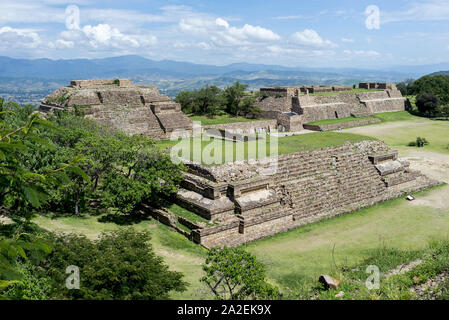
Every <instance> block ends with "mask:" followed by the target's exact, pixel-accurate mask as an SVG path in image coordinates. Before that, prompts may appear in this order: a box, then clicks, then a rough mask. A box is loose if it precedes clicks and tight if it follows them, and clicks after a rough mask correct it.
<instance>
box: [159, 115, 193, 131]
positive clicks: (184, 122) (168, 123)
mask: <svg viewBox="0 0 449 320" xmlns="http://www.w3.org/2000/svg"><path fill="white" fill-rule="evenodd" d="M156 117H157V119H158V120H159V122H160V124H161V126H162V129H163V130H164V131H165V133H166V134H168V133H170V132H173V131H175V130H176V129H181V130H190V131H191V130H192V126H193V123H192V120H190V119H189V117H187V116H186V115H185V114H184V113H183V112H171V113H160V114H156Z"/></svg>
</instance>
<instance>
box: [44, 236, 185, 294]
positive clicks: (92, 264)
mask: <svg viewBox="0 0 449 320" xmlns="http://www.w3.org/2000/svg"><path fill="white" fill-rule="evenodd" d="M47 239H48V241H49V243H50V244H51V246H52V247H53V252H52V253H51V254H50V255H49V256H48V259H47V261H46V262H45V263H44V264H43V265H42V267H43V271H42V272H43V274H48V275H50V276H51V279H52V284H51V287H52V289H51V292H50V293H49V294H50V297H51V298H52V299H88V300H149V299H150V300H155V299H168V298H169V294H170V292H171V291H178V292H182V291H184V290H185V289H186V285H187V284H186V283H185V282H184V281H183V275H182V274H181V273H179V272H174V271H170V270H169V267H168V266H167V265H166V264H165V263H164V262H163V260H162V258H160V257H159V256H157V255H156V254H155V253H154V250H153V248H152V246H151V244H150V240H151V237H150V234H149V232H147V231H144V232H138V231H136V230H134V229H132V228H127V229H122V230H120V231H114V232H109V233H103V234H102V235H101V236H100V238H99V239H98V240H95V241H91V240H89V239H87V238H86V237H84V236H79V235H75V234H70V235H55V234H49V235H48V236H47ZM69 265H74V266H77V267H78V268H79V271H80V289H79V290H68V289H67V288H66V287H65V280H66V278H67V274H66V273H65V270H66V268H67V266H69Z"/></svg>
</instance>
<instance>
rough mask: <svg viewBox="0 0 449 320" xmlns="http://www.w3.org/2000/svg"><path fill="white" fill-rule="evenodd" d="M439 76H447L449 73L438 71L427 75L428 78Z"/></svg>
mask: <svg viewBox="0 0 449 320" xmlns="http://www.w3.org/2000/svg"><path fill="white" fill-rule="evenodd" d="M440 74H443V75H449V71H438V72H434V73H431V74H429V76H438V75H440Z"/></svg>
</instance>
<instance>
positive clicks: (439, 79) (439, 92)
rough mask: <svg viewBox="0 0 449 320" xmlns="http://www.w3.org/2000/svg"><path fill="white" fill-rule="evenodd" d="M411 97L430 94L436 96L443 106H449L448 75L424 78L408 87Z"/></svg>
mask: <svg viewBox="0 0 449 320" xmlns="http://www.w3.org/2000/svg"><path fill="white" fill-rule="evenodd" d="M408 90H409V92H410V94H413V95H422V94H425V93H431V94H433V95H435V96H437V97H438V98H439V99H440V101H441V103H442V104H443V105H445V104H449V75H435V76H424V77H422V78H420V79H418V80H416V81H415V82H413V84H411V85H410V86H409V89H408Z"/></svg>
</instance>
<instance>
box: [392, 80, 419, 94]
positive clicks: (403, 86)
mask: <svg viewBox="0 0 449 320" xmlns="http://www.w3.org/2000/svg"><path fill="white" fill-rule="evenodd" d="M414 82H415V80H414V79H407V80H405V81H403V82H399V83H397V84H396V87H397V88H398V90H399V91H401V93H402V95H403V96H408V95H410V94H412V92H411V86H412V85H413V83H414Z"/></svg>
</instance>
